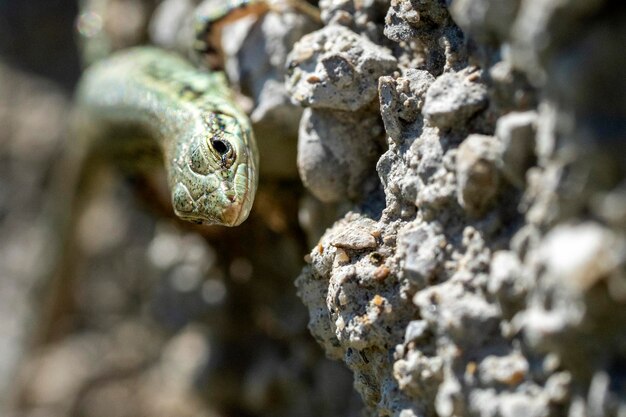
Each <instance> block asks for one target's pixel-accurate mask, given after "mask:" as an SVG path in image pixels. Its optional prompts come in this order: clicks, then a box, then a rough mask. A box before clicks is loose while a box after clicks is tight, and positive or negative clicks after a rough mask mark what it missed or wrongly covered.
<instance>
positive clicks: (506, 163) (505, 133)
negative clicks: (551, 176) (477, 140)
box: [496, 111, 537, 187]
mask: <svg viewBox="0 0 626 417" xmlns="http://www.w3.org/2000/svg"><path fill="white" fill-rule="evenodd" d="M536 129H537V113H536V112H533V111H528V112H523V113H520V112H512V113H509V114H506V115H504V116H502V117H501V118H499V119H498V123H497V124H496V137H497V138H498V140H499V141H500V143H501V146H502V173H503V175H504V176H505V177H506V178H507V179H508V180H509V181H510V182H511V183H512V184H514V185H515V186H517V187H522V186H523V185H524V183H525V182H526V178H525V176H526V171H527V170H528V168H530V167H531V165H533V163H534V161H535V159H536V156H535V132H536Z"/></svg>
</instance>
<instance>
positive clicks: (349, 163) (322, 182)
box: [298, 109, 383, 202]
mask: <svg viewBox="0 0 626 417" xmlns="http://www.w3.org/2000/svg"><path fill="white" fill-rule="evenodd" d="M382 132H383V130H382V126H381V125H380V120H379V118H378V117H377V116H375V115H371V116H369V117H367V116H364V115H359V114H355V113H349V112H338V111H329V110H321V109H305V111H304V115H303V116H302V120H301V121H300V137H299V140H298V170H299V172H300V177H301V179H302V182H303V183H304V185H305V187H306V188H308V189H309V191H311V193H312V194H313V195H314V196H315V197H317V198H318V199H320V200H321V201H324V202H336V201H341V200H345V199H346V198H348V199H354V198H357V197H358V196H360V195H362V193H363V189H362V187H363V184H364V182H365V181H366V180H367V179H368V178H369V177H370V176H371V175H372V174H375V171H374V166H375V163H376V158H377V156H378V155H379V152H380V147H381V143H382V138H381V136H380V135H381V134H382Z"/></svg>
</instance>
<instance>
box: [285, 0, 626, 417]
mask: <svg viewBox="0 0 626 417" xmlns="http://www.w3.org/2000/svg"><path fill="white" fill-rule="evenodd" d="M320 3H321V4H320V5H321V6H322V8H323V11H325V9H327V10H336V9H340V8H341V9H343V10H344V13H345V14H350V15H351V18H348V17H342V18H341V19H334V20H330V19H327V22H326V23H327V24H328V26H327V28H325V29H322V30H324V31H330V27H331V26H332V25H341V24H344V22H347V23H346V24H345V26H347V27H351V24H352V23H351V22H353V21H354V20H356V19H357V18H356V15H357V10H359V8H360V6H361V4H362V3H361V2H356V1H354V2H350V1H339V0H338V1H325V2H320ZM365 3H367V2H365ZM346 4H350V5H351V6H352V8H350V7H346V6H345V5H346ZM325 12H326V13H330V12H329V11H325ZM625 23H626V10H625V9H624V8H623V7H621V6H618V5H617V4H616V3H611V2H603V1H594V2H586V1H575V0H572V1H551V0H545V1H540V2H537V1H531V0H518V1H489V0H454V1H448V2H443V1H419V0H393V1H391V2H390V7H389V11H388V13H387V16H386V18H385V22H384V29H383V32H384V34H385V35H386V36H387V38H388V39H387V40H382V41H380V40H379V42H382V44H383V45H384V46H386V47H387V48H389V49H391V50H392V51H393V53H394V56H395V57H396V59H397V61H398V63H399V64H398V65H399V68H398V71H397V72H395V73H394V72H388V73H386V74H385V76H383V77H380V78H379V84H378V85H379V100H380V115H381V117H382V120H383V123H384V127H385V131H386V136H387V143H388V150H387V151H386V152H384V153H383V154H382V155H381V156H380V157H379V160H378V163H377V173H378V176H379V178H380V180H381V183H382V186H383V189H384V194H385V201H386V204H385V207H384V209H383V210H382V211H380V212H372V210H371V207H372V206H374V205H375V204H376V203H375V202H376V201H377V199H378V198H379V197H378V195H377V194H375V193H374V194H369V195H364V196H363V197H362V198H360V199H358V200H356V201H355V204H354V205H353V206H352V210H351V211H350V212H349V213H348V214H346V215H345V216H344V217H343V218H342V219H341V220H339V221H337V222H336V223H335V224H334V225H333V226H332V227H331V228H329V229H328V230H327V231H326V233H325V234H324V236H323V237H322V238H321V240H320V241H319V244H318V245H317V246H316V247H314V248H313V249H312V251H311V252H310V255H309V257H308V258H307V259H308V263H309V265H307V266H306V267H305V268H304V269H303V271H302V273H301V275H300V276H299V278H298V279H297V282H296V284H297V287H298V292H299V295H300V297H301V298H302V300H303V301H304V303H305V304H306V305H307V306H308V307H309V314H310V321H309V329H310V330H311V333H312V334H313V335H314V337H315V338H316V340H317V341H318V342H319V343H320V344H321V345H322V347H323V348H324V349H325V351H326V353H327V355H328V356H330V357H331V358H336V359H339V360H342V361H344V362H345V363H346V364H347V365H348V366H349V367H350V369H351V370H352V371H353V373H354V382H355V388H356V390H357V391H358V392H359V393H360V394H361V397H362V398H363V400H364V402H365V404H366V407H367V410H368V413H369V414H370V415H380V416H402V417H409V416H462V415H475V416H583V415H584V416H616V415H624V414H625V413H626V392H625V390H624V389H625V388H624V387H625V386H626V385H625V384H624V382H625V380H624V359H625V357H626V350H625V347H626V345H625V344H624V340H626V339H624V336H626V327H625V326H624V323H626V321H624V319H625V317H624V315H625V314H626V313H625V312H626V309H625V308H624V307H625V305H624V302H625V300H626V298H625V296H624V294H625V293H624V288H626V275H625V261H626V247H625V243H626V240H625V238H626V236H625V235H624V232H625V229H624V227H625V225H626V223H624V220H625V218H626V217H624V214H625V213H626V205H625V204H624V203H625V201H626V200H625V197H626V194H625V189H624V173H625V171H624V166H626V165H624V163H625V162H626V152H625V151H626V142H625V141H624V140H625V139H626V122H625V121H626V102H625V101H624V99H623V97H624V92H626V79H625V78H624V77H623V76H622V75H621V74H622V73H621V71H620V70H618V69H617V68H619V66H620V65H624V63H625V62H624V59H623V54H621V55H619V54H618V55H615V54H613V52H612V51H615V50H616V49H615V48H617V45H618V44H620V42H622V41H623V40H624V35H625V34H626V31H624V29H623V27H624V26H623V25H624V24H625ZM457 25H458V26H457ZM351 28H352V29H353V30H355V29H354V28H353V27H351ZM357 31H358V30H357ZM609 34H611V35H609ZM309 36H310V37H314V36H315V34H312V35H309ZM459 36H460V38H461V39H460V40H459ZM389 40H391V41H394V42H396V43H397V44H396V45H395V46H394V45H390V42H389ZM363 43H364V44H365V43H366V42H365V41H363ZM622 45H623V44H622ZM294 50H298V44H296V46H295V48H294ZM438 54H440V55H442V56H440V57H437V55H438ZM405 63H409V65H406V64H405ZM314 65H318V63H317V62H313V63H311V64H310V66H311V67H314ZM335 87H336V88H341V89H343V90H344V91H342V92H333V94H336V95H337V96H342V97H344V96H347V95H348V91H350V89H351V88H352V87H351V86H350V85H339V84H336V85H335ZM351 91H353V93H354V95H355V96H358V95H360V90H359V89H358V88H352V90H351ZM618 92H619V93H618ZM299 93H301V91H299ZM312 96H313V94H311V99H312ZM296 100H297V101H299V102H301V103H308V102H309V100H310V97H308V96H307V97H304V98H302V97H301V96H298V97H296ZM303 123H306V122H305V121H303ZM309 135H311V133H309ZM306 138H307V136H303V135H301V136H300V140H301V141H302V140H307V139H306ZM355 149H356V148H355ZM300 160H302V159H300ZM327 172H328V174H326V176H325V177H324V176H323V175H324V174H323V173H321V172H317V175H318V176H321V177H322V178H320V179H319V180H318V181H319V182H323V181H324V178H326V180H327V181H331V180H332V179H334V178H335V177H334V175H335V174H336V171H333V170H332V169H328V170H327ZM367 175H373V172H368V173H367ZM305 179H306V177H305ZM305 185H307V186H308V184H307V182H306V181H305ZM310 188H311V191H312V192H313V193H315V192H316V190H315V188H313V187H310Z"/></svg>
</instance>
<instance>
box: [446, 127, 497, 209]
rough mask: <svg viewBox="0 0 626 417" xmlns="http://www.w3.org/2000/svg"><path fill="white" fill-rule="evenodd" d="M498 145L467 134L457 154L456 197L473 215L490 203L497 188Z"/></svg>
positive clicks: (484, 137)
mask: <svg viewBox="0 0 626 417" xmlns="http://www.w3.org/2000/svg"><path fill="white" fill-rule="evenodd" d="M498 149H499V148H498V142H497V141H496V140H495V138H493V137H492V136H484V135H470V136H468V137H467V138H466V139H465V140H464V141H463V143H461V146H459V151H458V153H457V168H456V176H457V198H458V201H459V204H460V205H461V206H462V207H463V208H464V209H465V210H466V211H467V212H468V213H469V214H470V215H473V216H480V215H481V214H483V213H484V212H485V211H486V210H487V209H488V208H489V206H490V205H491V204H492V203H493V201H494V199H495V197H496V195H497V193H498V188H499V185H500V171H499V168H498V166H497V164H498V161H499V159H498Z"/></svg>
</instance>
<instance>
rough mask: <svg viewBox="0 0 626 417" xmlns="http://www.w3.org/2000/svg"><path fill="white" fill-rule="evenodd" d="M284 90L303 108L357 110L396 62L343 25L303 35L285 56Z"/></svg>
mask: <svg viewBox="0 0 626 417" xmlns="http://www.w3.org/2000/svg"><path fill="white" fill-rule="evenodd" d="M287 66H288V68H289V70H288V75H287V81H286V85H287V90H288V91H289V93H290V94H291V97H292V99H294V100H295V101H296V102H298V103H300V104H301V105H303V106H305V107H313V108H323V109H334V110H344V111H356V110H359V109H362V108H364V107H366V106H368V105H370V104H371V103H372V102H373V101H374V100H375V99H376V94H377V91H378V88H377V86H378V78H379V77H380V76H382V75H386V74H390V73H392V72H393V71H394V70H395V69H396V67H397V62H396V59H395V58H394V57H393V56H392V55H391V53H390V51H389V50H387V49H386V48H383V47H381V46H378V45H376V44H374V43H372V42H370V41H368V40H367V39H365V38H363V37H361V36H359V35H357V34H356V33H354V32H352V31H350V30H349V29H346V28H344V27H342V26H338V25H331V26H326V27H324V28H323V29H320V30H318V31H316V32H313V33H311V34H309V35H306V36H304V37H303V38H302V39H300V41H299V42H298V43H297V44H296V45H295V46H294V49H293V51H291V53H290V54H289V56H288V60H287Z"/></svg>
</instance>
